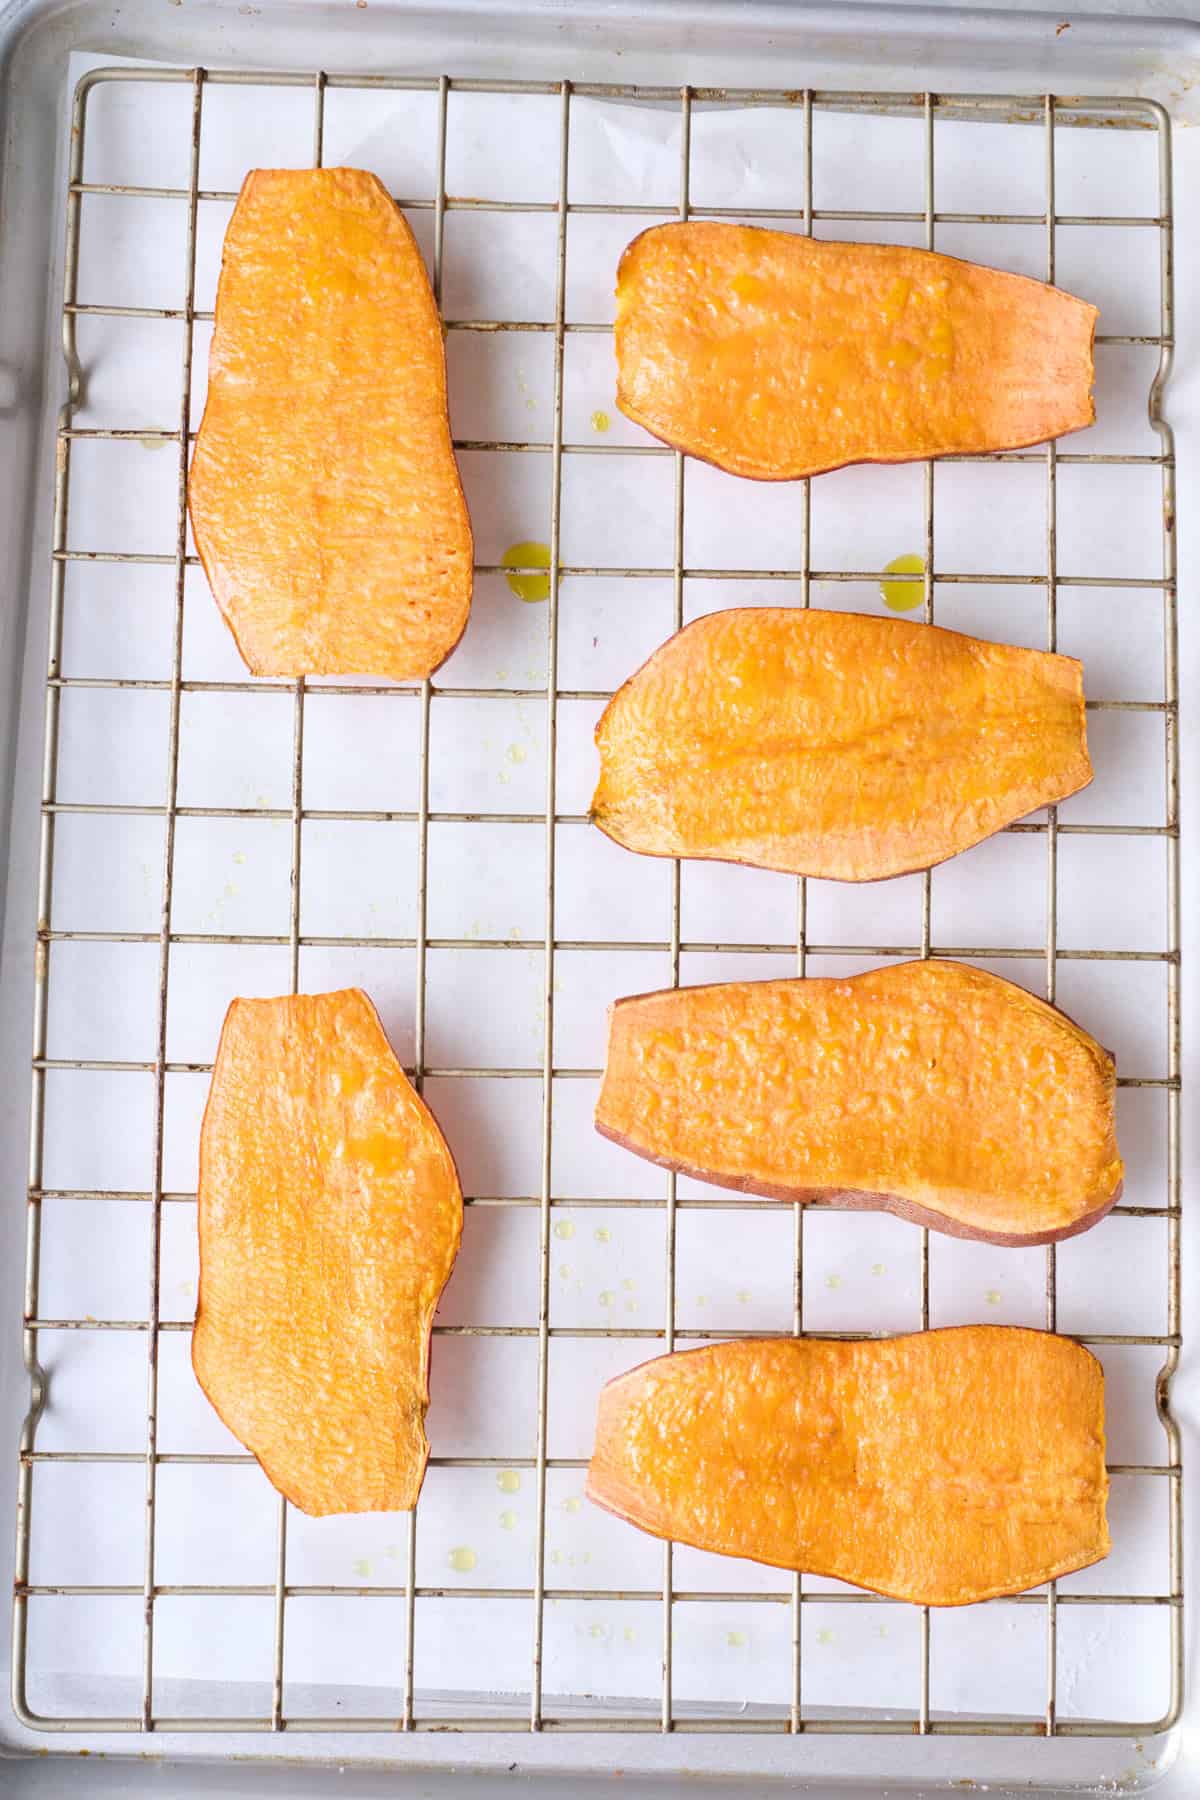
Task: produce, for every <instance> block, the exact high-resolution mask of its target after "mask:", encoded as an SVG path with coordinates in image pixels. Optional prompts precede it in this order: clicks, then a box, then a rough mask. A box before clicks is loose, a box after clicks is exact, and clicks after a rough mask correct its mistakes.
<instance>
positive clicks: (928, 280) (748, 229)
mask: <svg viewBox="0 0 1200 1800" xmlns="http://www.w3.org/2000/svg"><path fill="white" fill-rule="evenodd" d="M1096 318H1097V312H1096V308H1095V307H1094V306H1089V305H1088V304H1087V303H1086V301H1083V300H1076V299H1075V298H1074V297H1073V296H1072V295H1071V294H1064V293H1063V292H1062V291H1061V290H1060V289H1058V288H1053V287H1047V286H1046V285H1045V284H1044V283H1042V282H1040V281H1031V280H1030V279H1029V278H1028V277H1027V276H1024V275H1011V274H1007V273H1005V272H1004V271H1003V270H1000V269H985V268H981V267H979V265H977V264H975V263H967V262H960V261H959V260H958V259H957V258H956V257H952V256H939V255H937V254H935V253H934V252H933V251H930V250H909V249H905V248H902V247H898V246H895V245H890V244H841V243H825V242H821V241H820V240H818V239H815V238H808V237H798V236H796V235H794V234H793V233H790V232H785V231H762V230H760V229H758V228H756V227H753V226H749V225H727V224H718V223H715V222H713V221H712V220H706V219H700V220H695V221H689V222H688V223H678V224H673V225H654V226H652V227H651V228H650V230H649V231H644V232H642V234H641V236H640V237H636V238H634V240H633V242H632V243H631V244H630V245H629V246H628V248H627V249H626V251H625V254H624V255H623V256H622V258H621V263H620V268H619V270H618V274H617V315H616V348H617V404H618V406H620V408H621V411H622V412H623V413H625V414H626V415H627V416H628V417H629V418H631V419H633V420H635V421H636V423H637V424H639V425H644V426H645V428H646V430H647V431H652V432H653V433H654V435H655V436H656V437H659V438H662V439H663V440H664V441H665V442H666V443H668V444H673V445H674V446H675V447H676V448H677V449H679V450H686V451H687V452H688V453H689V454H690V455H692V456H698V457H702V458H703V459H704V460H705V461H707V462H712V463H715V464H716V465H717V467H718V468H721V469H727V470H728V471H729V472H730V473H731V474H734V475H748V476H751V477H753V478H755V479H757V480H760V481H788V480H793V479H796V478H798V477H800V476H804V475H819V474H820V473H821V472H822V471H823V470H826V469H839V468H842V467H843V466H844V465H845V464H846V463H858V462H881V463H889V462H911V461H913V460H915V459H918V458H923V457H931V456H948V455H953V454H955V453H957V454H962V453H965V452H980V451H990V450H1015V449H1018V448H1020V447H1021V446H1022V445H1025V444H1038V443H1041V442H1043V440H1045V439H1048V438H1056V437H1060V436H1061V435H1062V434H1063V433H1064V432H1068V431H1078V430H1079V429H1080V428H1081V427H1083V426H1085V425H1090V424H1091V423H1092V421H1093V419H1094V418H1095V411H1094V408H1093V406H1092V397H1091V387H1092V374H1093V370H1092V342H1093V337H1094V333H1095V329H1096Z"/></svg>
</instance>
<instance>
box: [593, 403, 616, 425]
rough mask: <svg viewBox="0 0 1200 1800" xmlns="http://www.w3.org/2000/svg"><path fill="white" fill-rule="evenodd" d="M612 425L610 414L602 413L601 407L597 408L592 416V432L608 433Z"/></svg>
mask: <svg viewBox="0 0 1200 1800" xmlns="http://www.w3.org/2000/svg"><path fill="white" fill-rule="evenodd" d="M611 424H612V420H611V419H610V418H609V416H608V414H607V413H606V412H604V411H602V410H601V408H600V407H597V408H596V410H595V412H594V413H593V414H592V430H593V431H607V430H608V428H609V426H610V425H611Z"/></svg>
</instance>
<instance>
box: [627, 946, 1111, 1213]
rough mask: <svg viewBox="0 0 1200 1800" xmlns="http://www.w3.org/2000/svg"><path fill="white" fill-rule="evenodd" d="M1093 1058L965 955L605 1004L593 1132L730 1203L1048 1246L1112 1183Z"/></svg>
mask: <svg viewBox="0 0 1200 1800" xmlns="http://www.w3.org/2000/svg"><path fill="white" fill-rule="evenodd" d="M1115 1087H1116V1071H1115V1066H1114V1063H1113V1059H1112V1057H1111V1056H1110V1055H1109V1053H1108V1051H1107V1050H1103V1049H1102V1048H1101V1047H1100V1045H1099V1044H1097V1043H1096V1042H1095V1040H1094V1039H1093V1038H1091V1037H1089V1036H1088V1034H1087V1032H1086V1031H1083V1030H1081V1029H1080V1027H1079V1026H1078V1025H1075V1024H1073V1023H1072V1022H1071V1020H1070V1019H1068V1018H1067V1017H1066V1016H1065V1015H1064V1014H1063V1013H1060V1012H1058V1011H1056V1010H1055V1008H1054V1007H1052V1006H1047V1005H1046V1003H1045V1002H1044V1001H1042V1000H1037V999H1035V998H1034V996H1033V995H1032V994H1027V993H1026V992H1025V990H1024V989H1023V988H1019V987H1015V986H1014V985H1013V984H1012V982H1009V981H1001V980H1000V979H999V977H998V976H995V975H989V974H987V973H986V972H985V971H983V970H982V969H975V968H970V967H968V966H967V965H966V964H964V963H956V962H945V961H942V960H940V959H935V960H931V961H928V962H910V963H899V964H893V965H892V966H890V967H887V968H881V969H874V970H872V971H871V972H870V973H868V974H865V975H852V976H850V977H849V978H848V979H846V980H836V979H832V978H826V977H810V978H808V979H799V978H797V979H791V980H787V979H785V980H780V981H733V982H725V983H718V984H716V985H714V986H711V987H695V988H675V989H666V990H664V991H663V992H661V993H657V994H637V995H634V996H632V997H631V998H629V999H626V1000H618V1001H617V1002H616V1003H615V1004H614V1005H613V1006H612V1007H611V1008H610V1010H609V1033H608V1057H607V1062H606V1065H605V1070H604V1080H603V1083H602V1085H601V1089H600V1097H599V1100H598V1101H597V1104H596V1128H597V1130H598V1131H600V1132H601V1133H602V1135H603V1136H605V1137H609V1138H613V1139H614V1140H615V1141H616V1142H617V1143H619V1144H624V1145H625V1146H626V1147H627V1148H628V1149H630V1150H635V1151H636V1152H637V1153H638V1155H639V1156H644V1157H646V1158H647V1159H648V1160H649V1161H650V1162H656V1163H661V1164H663V1165H664V1167H666V1168H669V1169H677V1170H679V1171H680V1172H681V1173H684V1174H688V1175H693V1176H696V1177H697V1178H698V1179H699V1180H701V1181H711V1182H714V1183H715V1184H716V1185H717V1186H719V1187H728V1188H736V1189H739V1190H741V1191H742V1192H744V1193H749V1194H765V1195H767V1196H768V1197H769V1198H772V1199H778V1200H793V1201H796V1200H821V1201H825V1202H827V1203H828V1204H830V1205H832V1206H835V1207H853V1208H863V1209H881V1210H884V1211H887V1212H892V1213H896V1214H898V1215H899V1216H900V1217H902V1218H906V1219H912V1220H913V1221H914V1222H915V1223H917V1224H920V1225H928V1226H931V1227H932V1228H933V1229H935V1230H937V1231H944V1232H947V1233H949V1234H950V1235H951V1236H952V1237H968V1238H982V1239H985V1240H986V1241H987V1242H988V1243H992V1244H1013V1245H1020V1244H1049V1243H1054V1242H1056V1241H1057V1240H1058V1239H1060V1238H1065V1237H1073V1236H1075V1235H1076V1233H1078V1232H1080V1231H1086V1230H1087V1228H1088V1227H1089V1226H1091V1225H1094V1224H1095V1223H1096V1221H1097V1220H1098V1219H1100V1218H1102V1217H1103V1216H1104V1214H1105V1213H1106V1212H1107V1211H1108V1210H1109V1208H1110V1207H1111V1206H1112V1205H1113V1204H1114V1202H1115V1201H1116V1200H1117V1198H1118V1197H1119V1195H1120V1192H1121V1181H1122V1176H1123V1167H1122V1163H1121V1159H1120V1156H1119V1154H1118V1151H1117V1141H1116V1130H1115V1124H1114V1104H1113V1103H1114V1097H1115V1093H1114V1090H1115Z"/></svg>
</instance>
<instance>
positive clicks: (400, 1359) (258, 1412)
mask: <svg viewBox="0 0 1200 1800" xmlns="http://www.w3.org/2000/svg"><path fill="white" fill-rule="evenodd" d="M199 1215H200V1298H199V1305H198V1307H197V1310H196V1325H195V1331H194V1333H193V1336H192V1364H193V1367H194V1369H195V1371H196V1376H197V1379H198V1380H199V1382H200V1385H201V1387H202V1388H203V1389H204V1392H205V1393H206V1394H207V1395H208V1398H209V1399H210V1400H211V1401H212V1404H213V1405H214V1406H215V1407H216V1409H217V1412H218V1413H219V1414H220V1415H221V1417H222V1419H223V1420H224V1421H225V1423H226V1425H228V1427H229V1429H230V1430H231V1431H232V1432H233V1433H234V1435H235V1436H236V1437H238V1438H240V1439H241V1441H242V1443H243V1444H245V1446H246V1448H247V1449H248V1450H251V1451H253V1453H254V1455H255V1456H256V1457H257V1458H258V1460H259V1462H260V1463H261V1464H262V1466H263V1468H264V1469H265V1471H266V1473H267V1475H268V1477H269V1478H270V1480H271V1481H272V1482H273V1483H274V1484H275V1486H276V1487H277V1488H278V1489H279V1491H280V1492H281V1493H283V1494H286V1496H287V1498H288V1499H289V1500H290V1501H292V1503H293V1504H294V1505H295V1506H298V1507H300V1508H301V1510H302V1511H303V1512H306V1513H313V1514H316V1515H322V1514H325V1513H349V1512H390V1511H393V1510H396V1509H405V1508H408V1507H412V1506H415V1505H416V1501H417V1494H418V1492H419V1491H420V1487H421V1481H422V1477H423V1476H424V1473H425V1463H426V1459H427V1457H428V1454H429V1446H428V1443H427V1442H426V1438H425V1426H424V1419H425V1412H426V1408H427V1407H428V1405H429V1333H430V1327H431V1325H432V1322H433V1314H434V1310H435V1308H436V1306H437V1303H438V1297H439V1295H440V1294H441V1291H442V1289H443V1287H444V1286H445V1284H446V1281H447V1279H448V1278H449V1275H450V1270H451V1268H452V1267H453V1264H454V1258H455V1255H456V1253H457V1251H458V1244H459V1239H460V1237H461V1235H462V1192H461V1189H460V1187H459V1184H458V1177H457V1175H456V1174H455V1170H454V1163H453V1160H452V1159H451V1156H450V1152H449V1150H448V1149H447V1147H446V1143H445V1140H444V1139H443V1137H442V1134H441V1132H440V1131H439V1130H438V1128H437V1125H436V1123H435V1122H434V1120H433V1118H432V1116H431V1115H430V1113H429V1111H428V1110H427V1108H426V1107H425V1105H424V1102H423V1101H422V1100H421V1099H420V1097H419V1096H418V1094H417V1093H416V1092H415V1090H414V1089H413V1088H412V1087H411V1086H410V1084H409V1082H408V1081H407V1080H406V1078H405V1075H404V1071H403V1070H402V1069H401V1067H400V1065H399V1063H398V1062H397V1061H396V1058H395V1056H394V1055H393V1053H392V1049H391V1046H390V1045H389V1043H388V1041H387V1038H386V1037H385V1036H384V1033H383V1027H382V1026H381V1025H380V1023H379V1019H378V1016H377V1014H376V1012H375V1009H374V1007H373V1006H372V1005H371V1002H370V1001H369V1000H368V999H367V997H366V995H365V994H363V993H361V992H360V991H359V990H358V989H357V988H348V989H346V990H344V991H343V992H340V993H332V994H299V995H295V996H290V997H284V998H282V999H276V1000H235V1001H234V1002H233V1004H232V1005H231V1006H230V1008H229V1011H228V1013H227V1015H226V1018H225V1027H224V1030H223V1031H222V1033H221V1043H220V1048H219V1049H218V1051H217V1059H216V1065H215V1067H214V1069H213V1078H212V1088H211V1090H210V1092H209V1097H208V1106H207V1109H206V1111H205V1115H204V1126H203V1130H202V1133H201V1141H200V1192H199Z"/></svg>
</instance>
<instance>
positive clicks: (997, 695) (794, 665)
mask: <svg viewBox="0 0 1200 1800" xmlns="http://www.w3.org/2000/svg"><path fill="white" fill-rule="evenodd" d="M596 742H597V745H598V746H599V750H600V780H599V784H598V786H597V788H596V792H595V796H594V798H593V800H592V818H593V820H594V822H595V823H596V824H597V825H598V826H599V827H600V829H601V831H603V832H605V833H606V834H607V835H608V836H609V837H611V838H615V839H616V841H617V843H619V844H624V845H625V847H626V848H627V849H629V850H641V851H643V852H645V853H647V854H648V855H651V856H697V857H713V858H717V859H720V860H722V861H726V862H742V863H754V864H756V865H757V866H758V867H760V868H765V869H783V870H786V871H788V872H789V873H791V874H796V875H819V876H825V877H830V878H833V879H835V880H838V881H876V880H879V879H880V878H882V877H884V876H888V875H900V874H903V873H905V872H906V871H908V870H911V869H924V868H928V867H929V866H930V865H931V864H933V863H938V862H942V861H944V859H945V858H946V857H948V856H954V855H956V854H957V853H958V852H959V851H960V850H967V849H969V848H970V846H971V845H972V844H977V843H979V841H980V840H981V839H982V838H985V837H989V836H990V835H991V834H992V833H993V832H995V831H999V830H1000V828H1001V827H1002V826H1004V825H1007V824H1010V823H1011V822H1012V820H1014V819H1019V818H1020V817H1021V816H1022V814H1024V813H1028V812H1032V811H1033V810H1034V809H1035V808H1036V807H1039V806H1046V805H1048V804H1050V803H1051V802H1053V801H1057V800H1062V799H1064V798H1065V797H1066V796H1067V795H1068V794H1073V793H1075V792H1076V791H1077V790H1078V789H1079V788H1082V787H1086V786H1087V784H1088V782H1089V781H1090V780H1091V778H1092V765H1091V762H1090V761H1089V759H1088V750H1087V729H1086V725H1085V713H1084V705H1083V676H1082V670H1081V668H1080V665H1079V663H1077V662H1076V661H1075V660H1074V659H1073V658H1072V657H1069V656H1053V655H1051V654H1049V653H1048V652H1047V651H1044V650H1022V649H1016V648H1014V647H1012V646H1011V645H1008V644H991V643H984V642H982V641H981V640H980V639H978V638H970V637H964V636H962V634H961V633H959V632H956V631H943V630H941V628H940V627H938V626H932V625H916V624H911V623H909V622H907V621H906V620H903V619H876V618H867V617H863V616H861V615H860V614H857V613H837V612H823V611H816V610H814V611H812V612H808V611H802V610H800V609H799V608H783V607H735V608H733V609H732V610H731V611H729V612H721V613H711V614H709V615H708V616H707V617H705V618H701V619H697V620H696V621H695V622H694V623H693V624H691V625H688V626H687V627H686V628H685V629H684V630H683V631H680V632H677V633H676V635H675V636H674V637H672V638H669V639H668V640H667V642H666V643H665V644H663V645H662V647H661V648H660V649H658V650H656V651H655V653H654V655H653V656H652V657H651V658H650V660H649V662H647V663H646V664H645V665H644V666H643V667H642V668H641V669H639V670H638V672H637V673H636V675H633V676H632V677H631V678H630V679H629V680H628V681H627V682H626V683H625V685H624V687H622V688H620V689H619V690H618V692H617V693H616V695H614V697H613V699H612V700H611V701H610V702H609V705H608V706H607V708H606V709H605V712H604V714H603V717H602V718H601V720H600V722H599V724H598V725H597V727H596Z"/></svg>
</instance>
